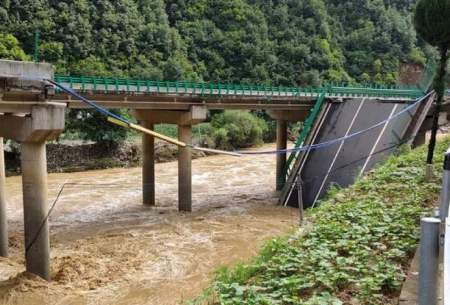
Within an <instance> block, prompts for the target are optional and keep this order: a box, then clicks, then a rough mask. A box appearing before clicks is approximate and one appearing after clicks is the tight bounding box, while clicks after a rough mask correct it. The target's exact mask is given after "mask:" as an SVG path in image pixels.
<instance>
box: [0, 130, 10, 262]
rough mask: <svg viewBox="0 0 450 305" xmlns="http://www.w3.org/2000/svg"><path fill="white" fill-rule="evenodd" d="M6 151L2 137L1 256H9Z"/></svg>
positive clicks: (0, 147) (0, 142)
mask: <svg viewBox="0 0 450 305" xmlns="http://www.w3.org/2000/svg"><path fill="white" fill-rule="evenodd" d="M5 190H6V188H5V153H4V149H3V138H0V256H3V257H7V256H8V223H7V218H6V194H5Z"/></svg>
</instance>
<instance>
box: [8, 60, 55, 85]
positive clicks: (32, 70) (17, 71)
mask: <svg viewBox="0 0 450 305" xmlns="http://www.w3.org/2000/svg"><path fill="white" fill-rule="evenodd" d="M53 76H54V70H53V66H52V65H51V64H49V63H35V62H28V61H16V60H6V59H0V78H19V79H24V80H44V79H53Z"/></svg>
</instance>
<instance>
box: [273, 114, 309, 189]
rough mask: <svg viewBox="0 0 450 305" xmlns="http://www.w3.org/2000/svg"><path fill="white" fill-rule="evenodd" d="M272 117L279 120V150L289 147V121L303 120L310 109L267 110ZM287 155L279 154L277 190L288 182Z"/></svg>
mask: <svg viewBox="0 0 450 305" xmlns="http://www.w3.org/2000/svg"><path fill="white" fill-rule="evenodd" d="M267 113H268V114H269V115H270V117H271V118H273V119H275V120H276V121H277V150H284V149H286V148H287V129H288V128H287V127H288V122H301V121H304V120H305V119H306V117H307V116H308V111H289V110H269V111H268V112H267ZM286 155H287V154H285V153H284V154H277V165H276V166H277V171H276V185H275V186H276V190H277V191H281V190H282V189H283V187H284V184H285V183H286V177H285V172H284V170H285V168H286Z"/></svg>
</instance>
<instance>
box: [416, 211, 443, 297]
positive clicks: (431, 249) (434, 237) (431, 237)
mask: <svg viewBox="0 0 450 305" xmlns="http://www.w3.org/2000/svg"><path fill="white" fill-rule="evenodd" d="M440 224H441V221H440V219H439V218H435V217H424V218H422V219H421V221H420V225H421V236H420V266H419V287H418V291H419V305H436V304H437V290H438V272H439V238H440V235H439V229H440Z"/></svg>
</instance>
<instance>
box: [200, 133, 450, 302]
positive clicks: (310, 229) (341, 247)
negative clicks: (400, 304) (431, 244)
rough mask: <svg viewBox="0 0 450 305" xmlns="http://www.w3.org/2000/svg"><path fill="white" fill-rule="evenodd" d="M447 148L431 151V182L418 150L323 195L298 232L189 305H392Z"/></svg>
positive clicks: (226, 273)
mask: <svg viewBox="0 0 450 305" xmlns="http://www.w3.org/2000/svg"><path fill="white" fill-rule="evenodd" d="M449 144H450V138H446V139H444V140H441V141H440V143H439V145H438V148H437V156H438V158H437V160H436V163H435V171H436V177H437V178H436V179H435V180H433V181H431V182H427V181H425V179H424V160H425V148H424V147H423V148H419V149H416V150H409V149H406V148H403V149H401V150H400V151H399V153H398V154H396V155H395V156H392V157H390V158H389V159H388V160H387V161H386V162H385V163H384V164H383V165H381V166H379V167H378V168H377V169H375V170H374V171H372V172H371V173H370V174H369V175H368V176H367V177H365V178H362V179H360V180H359V181H357V182H356V183H355V184H354V185H353V186H351V187H349V188H346V189H341V190H337V189H335V190H332V191H330V193H329V196H328V198H327V199H325V200H323V202H322V203H321V205H320V206H319V207H318V208H316V209H314V210H312V211H309V212H308V215H307V220H308V224H307V226H306V227H305V228H304V230H302V232H297V233H295V234H292V235H291V236H288V237H284V238H278V239H274V240H272V241H270V242H269V243H268V244H267V245H266V246H265V247H264V248H263V249H262V250H261V252H260V254H259V256H258V257H257V258H255V259H254V261H252V262H251V263H248V264H240V265H238V266H235V267H233V268H229V269H227V268H223V269H222V270H219V272H218V275H217V278H216V280H215V281H214V283H213V285H212V286H211V288H210V289H208V290H207V292H205V294H204V295H203V296H202V297H200V298H199V299H198V300H196V301H195V302H193V303H194V304H195V303H197V304H198V303H203V304H204V303H206V304H224V305H234V304H271V305H272V304H309V305H321V304H394V303H395V299H396V298H397V297H398V295H399V292H400V289H401V286H402V283H403V281H404V279H405V272H406V269H407V268H408V264H409V262H410V260H411V258H412V256H413V254H414V252H415V250H416V247H417V244H418V240H419V223H420V217H421V216H422V215H424V214H426V213H428V212H429V210H430V208H431V207H432V206H433V205H434V203H435V202H436V200H437V196H438V193H439V189H440V183H441V182H440V179H439V177H440V175H441V173H440V168H441V167H442V166H441V164H442V158H443V157H442V155H443V152H444V151H445V150H446V148H447V147H448V146H449Z"/></svg>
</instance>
